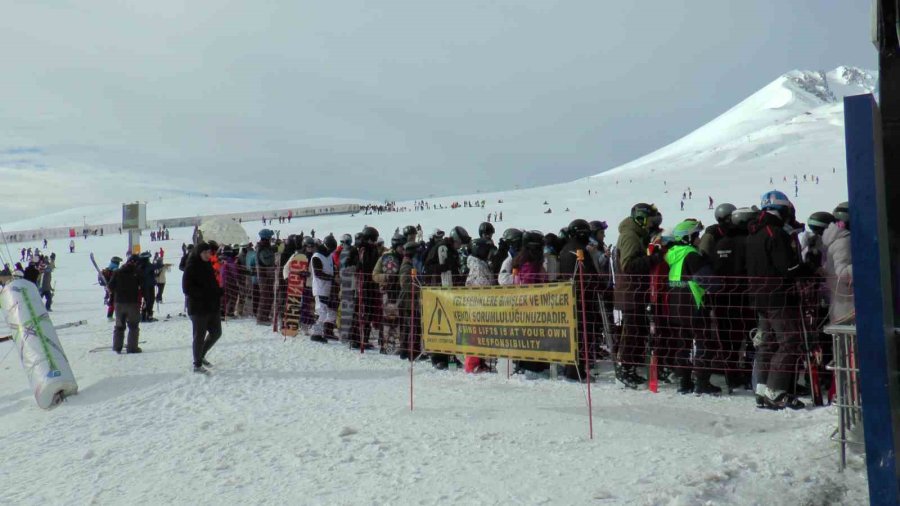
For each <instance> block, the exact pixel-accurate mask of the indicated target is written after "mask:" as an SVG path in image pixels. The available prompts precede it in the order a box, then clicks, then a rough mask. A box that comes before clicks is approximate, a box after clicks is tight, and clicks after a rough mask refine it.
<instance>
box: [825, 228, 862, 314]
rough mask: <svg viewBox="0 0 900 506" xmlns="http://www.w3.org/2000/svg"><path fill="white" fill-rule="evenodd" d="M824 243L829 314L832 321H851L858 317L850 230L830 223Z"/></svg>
mask: <svg viewBox="0 0 900 506" xmlns="http://www.w3.org/2000/svg"><path fill="white" fill-rule="evenodd" d="M822 243H823V244H824V245H825V247H826V248H828V254H827V256H826V258H825V273H826V276H827V277H826V282H827V284H828V291H829V294H830V295H831V304H830V305H829V307H828V315H829V316H830V317H831V323H851V322H852V321H853V320H854V318H855V317H856V308H855V307H854V305H853V261H852V257H851V255H850V231H849V230H847V229H845V228H840V227H838V225H837V223H832V224H831V225H828V228H826V229H825V233H823V234H822Z"/></svg>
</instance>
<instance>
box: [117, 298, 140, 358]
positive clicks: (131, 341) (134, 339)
mask: <svg viewBox="0 0 900 506" xmlns="http://www.w3.org/2000/svg"><path fill="white" fill-rule="evenodd" d="M115 311H116V325H115V326H114V327H113V351H115V352H116V353H118V352H120V351H122V343H123V341H125V326H126V325H127V326H128V346H126V348H125V349H126V351H134V350H136V349H137V347H138V338H139V337H140V333H141V327H140V326H141V310H140V308H139V307H138V305H137V303H131V304H122V303H119V304H116V305H115Z"/></svg>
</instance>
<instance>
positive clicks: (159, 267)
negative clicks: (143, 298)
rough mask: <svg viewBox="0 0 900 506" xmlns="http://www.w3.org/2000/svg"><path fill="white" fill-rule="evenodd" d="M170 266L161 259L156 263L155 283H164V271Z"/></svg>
mask: <svg viewBox="0 0 900 506" xmlns="http://www.w3.org/2000/svg"><path fill="white" fill-rule="evenodd" d="M169 268H170V266H168V265H166V264H164V263H163V262H162V260H160V261H159V262H157V263H156V284H157V285H164V284H166V271H168V270H169Z"/></svg>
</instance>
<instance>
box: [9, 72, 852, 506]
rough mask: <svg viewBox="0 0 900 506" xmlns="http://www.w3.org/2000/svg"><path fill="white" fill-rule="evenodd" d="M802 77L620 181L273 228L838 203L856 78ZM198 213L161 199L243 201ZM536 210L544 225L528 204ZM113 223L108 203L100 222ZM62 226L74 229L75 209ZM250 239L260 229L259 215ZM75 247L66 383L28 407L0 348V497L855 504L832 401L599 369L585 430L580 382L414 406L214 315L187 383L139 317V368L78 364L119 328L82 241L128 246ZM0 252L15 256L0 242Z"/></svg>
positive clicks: (427, 389)
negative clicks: (627, 383) (621, 377)
mask: <svg viewBox="0 0 900 506" xmlns="http://www.w3.org/2000/svg"><path fill="white" fill-rule="evenodd" d="M799 76H800V77H802V79H787V78H779V80H777V81H776V82H775V83H773V84H772V85H769V86H767V87H766V88H764V89H763V90H761V91H760V93H758V94H757V95H754V97H751V98H752V100H751V99H748V101H749V102H748V101H745V102H744V103H742V104H741V105H742V106H743V105H746V107H741V106H739V107H736V108H735V109H732V111H729V112H728V113H726V117H724V118H722V117H720V118H718V119H717V120H715V121H714V123H716V124H717V125H719V126H716V127H715V128H713V129H707V131H706V132H700V133H701V134H702V135H694V136H693V137H692V136H687V137H686V138H685V139H683V140H682V141H678V142H677V143H674V144H673V145H670V146H668V147H666V148H663V150H661V151H662V152H661V153H660V152H658V153H655V154H651V155H648V157H645V158H644V159H639V160H636V161H635V162H632V163H631V164H628V165H627V166H624V167H622V168H620V169H617V170H613V171H609V172H607V173H603V174H600V175H598V176H594V177H590V178H585V179H582V180H579V181H574V182H571V183H565V184H559V185H554V186H550V187H543V188H535V189H527V190H520V191H509V192H502V193H494V194H485V195H469V196H460V197H447V198H441V199H431V200H430V201H432V202H441V203H444V204H445V205H448V204H449V203H450V202H453V201H455V200H458V201H463V200H475V199H476V198H478V199H481V198H483V199H485V200H486V201H487V208H486V209H481V208H459V209H442V210H431V211H423V212H410V213H392V214H385V215H380V216H365V215H356V216H352V217H351V216H327V217H318V218H309V219H297V220H294V221H293V223H292V224H290V225H276V226H274V227H273V228H276V229H281V232H282V235H286V234H287V233H294V232H299V231H300V230H304V231H306V232H309V230H310V229H315V230H316V231H317V236H319V235H324V233H326V232H328V231H333V232H335V233H336V234H339V233H344V232H356V231H358V230H360V229H361V228H362V226H364V225H374V226H376V227H378V229H379V230H380V231H381V232H382V234H383V235H389V234H391V233H392V232H393V230H394V228H395V227H401V226H403V225H407V224H415V223H420V224H422V226H423V227H425V228H426V230H427V229H430V228H432V227H441V228H443V229H445V230H447V229H449V228H450V227H452V226H454V225H458V224H459V225H463V226H465V227H467V228H468V229H469V231H470V232H474V231H475V230H476V229H477V226H478V223H479V222H481V221H483V220H484V218H485V217H486V214H487V212H488V211H490V212H492V213H493V212H498V213H499V212H502V213H503V215H504V221H503V223H500V224H498V225H497V228H498V229H500V230H502V229H503V228H505V227H507V226H516V227H525V228H529V229H534V228H537V229H542V230H545V231H555V230H557V229H559V228H560V227H562V226H565V225H566V224H567V223H568V222H569V221H570V220H571V219H574V218H576V217H584V218H588V219H604V220H607V221H609V222H610V225H611V230H610V232H611V233H610V234H609V235H610V236H611V237H609V238H610V239H611V240H615V236H616V235H617V233H616V232H615V227H616V225H617V224H618V222H619V221H620V220H621V219H622V218H623V217H624V216H626V215H627V213H628V209H629V208H630V207H631V205H632V204H634V203H635V202H638V201H650V202H655V203H656V204H657V205H658V206H660V208H661V209H662V212H663V214H664V216H665V221H664V223H663V225H664V226H672V225H674V223H676V222H677V221H678V220H679V219H681V218H684V217H699V218H702V219H703V221H704V222H706V221H711V219H712V211H710V210H708V209H707V195H711V196H713V198H714V199H715V201H716V203H719V202H724V201H732V202H734V203H735V204H738V205H750V204H753V203H757V201H758V197H759V195H760V193H762V192H763V191H765V190H768V189H771V188H772V187H776V188H781V189H783V190H784V191H785V192H787V193H788V194H789V195H791V196H793V194H794V193H793V175H794V174H797V175H798V176H800V182H799V184H798V192H799V196H798V197H797V198H795V199H793V200H794V201H795V202H796V203H797V208H798V216H799V217H800V218H801V221H802V220H803V218H804V217H805V216H808V215H809V214H810V213H812V212H814V211H818V210H830V209H832V208H833V207H834V205H835V204H837V203H838V202H840V201H842V200H845V199H846V195H847V190H846V171H845V168H844V159H843V156H844V152H843V117H842V107H841V105H840V103H838V102H835V100H837V99H838V98H839V96H838V95H839V94H843V93H847V92H848V91H847V90H850V91H852V92H856V91H860V92H861V91H864V88H861V87H860V86H859V85H857V84H854V83H853V82H849V80H848V79H847V78H845V77H844V76H845V73H843V72H842V71H840V69H838V70H837V71H835V72H832V73H829V74H828V76H829V77H828V79H831V83H832V85H831V86H830V87H829V89H830V90H832V98H833V99H835V100H832V99H831V98H829V97H828V95H827V94H823V93H821V87H820V86H819V85H810V82H813V83H815V79H812V81H809V80H808V79H806V78H808V77H811V73H810V75H808V74H800V75H799ZM795 77H797V75H796V74H795ZM812 77H814V76H812ZM840 79H843V81H840ZM839 81H840V82H839ZM844 81H847V82H844ZM798 82H800V83H805V84H803V85H802V86H801V85H800V84H798ZM854 82H856V81H854ZM842 83H843V84H842ZM819 84H821V82H820V83H819ZM836 89H838V90H839V91H834V90H836ZM810 90H812V91H810ZM817 90H818V91H817ZM823 97H824V98H823ZM788 109H789V111H788ZM773 110H774V111H775V112H773ZM785 111H788V112H787V113H786V112H785ZM770 113H772V114H771V115H770ZM701 130H703V129H701ZM692 135H693V134H692ZM832 168H834V172H832ZM802 174H808V175H809V174H814V175H817V176H819V179H820V180H819V183H818V184H817V183H815V182H803V180H802ZM770 177H771V178H773V180H774V184H769V178H770ZM784 177H787V178H788V180H789V183H783V182H782V181H783V180H782V178H784ZM515 183H516V182H513V181H511V182H510V186H513V185H514V184H515ZM688 187H690V188H691V190H692V191H693V197H694V198H693V199H691V200H689V201H686V202H685V204H686V206H685V211H683V212H682V211H680V210H679V201H680V197H681V192H682V191H686V190H687V188H688ZM589 190H590V195H588V191H589ZM499 200H502V201H503V203H502V204H501V203H499ZM212 201H213V199H198V200H196V201H191V200H188V199H184V200H181V201H179V202H178V203H172V202H169V203H166V204H165V205H163V206H159V207H160V208H163V209H164V212H165V213H172V214H173V215H177V214H179V213H186V214H188V215H191V214H207V206H212V207H214V208H220V207H224V208H226V209H227V210H228V211H232V210H235V209H233V208H231V207H228V206H223V205H221V203H218V204H215V205H213V204H212V203H211V202H212ZM544 201H546V202H547V205H544V204H543V202H544ZM271 205H275V206H276V207H280V206H278V205H276V204H271ZM153 206H154V204H153V203H152V202H151V203H150V204H149V205H148V211H149V212H151V213H153V211H152V210H153ZM547 208H551V209H552V213H550V214H544V211H545V210H546V209H547ZM566 208H569V209H570V212H566V211H565V209H566ZM116 210H117V206H111V207H110V208H109V211H108V212H111V213H113V214H112V215H113V216H115V214H114V213H115V212H116ZM70 214H71V215H72V216H71V217H74V218H76V223H80V221H81V217H82V215H83V213H82V211H80V210H73V211H72V212H71V213H70ZM160 217H161V216H160ZM57 218H60V219H62V218H64V217H60V216H57ZM245 227H246V228H247V232H248V233H249V235H251V236H254V235H255V233H256V232H257V231H258V229H259V228H261V224H260V225H256V224H253V225H252V226H251V225H250V224H245ZM172 232H173V234H172V240H170V241H166V242H161V243H149V242H145V243H144V246H145V249H154V250H155V249H158V248H160V247H163V248H165V249H166V251H167V252H168V253H167V254H168V256H169V257H177V254H178V252H179V247H180V245H181V243H182V242H187V241H188V240H189V237H190V230H187V229H178V230H173V231H172ZM67 244H68V240H64V241H63V240H56V241H51V244H50V248H49V249H50V250H51V251H55V252H56V253H57V255H58V261H57V271H56V275H55V279H56V286H57V292H56V293H57V296H56V300H55V304H54V312H53V313H52V316H53V319H54V322H55V323H57V324H61V323H65V322H69V321H75V320H80V319H87V320H88V321H89V323H88V325H86V326H82V327H78V328H71V329H65V330H61V331H60V332H59V334H60V338H61V341H62V343H63V345H64V346H65V349H66V352H67V354H68V357H69V359H70V362H71V364H72V368H73V370H74V372H75V375H76V378H77V379H78V381H79V385H80V393H79V394H78V395H77V396H74V397H71V398H70V399H68V401H67V402H66V403H64V404H63V405H62V406H60V407H59V408H57V409H54V410H52V411H49V412H45V411H41V410H40V409H38V408H37V406H36V405H35V403H34V401H33V398H32V396H31V392H30V390H29V389H28V386H27V381H26V378H25V375H24V374H23V372H22V370H21V367H20V366H19V364H18V359H17V357H16V353H15V351H13V344H12V343H10V342H6V343H0V423H2V426H3V428H4V429H5V430H4V431H3V433H2V434H0V447H2V448H3V450H4V457H3V458H2V461H0V462H2V465H0V483H2V484H3V485H2V486H0V504H38V503H51V504H58V503H62V504H70V503H74V504H168V503H172V504H188V503H191V504H214V503H217V504H237V503H267V504H271V503H301V504H551V503H571V504H587V503H591V504H654V505H655V504H673V505H693V504H854V505H856V504H864V503H865V502H866V500H867V499H866V498H867V493H866V481H865V469H864V464H863V461H862V459H861V458H860V457H859V456H857V455H853V456H851V462H850V468H849V469H848V470H847V471H846V472H845V473H843V474H841V473H838V472H837V447H836V445H835V444H834V443H832V442H830V440H829V435H830V434H831V431H832V430H833V429H834V427H835V426H836V424H837V418H836V411H835V410H834V409H833V408H830V407H829V408H819V409H807V410H803V411H800V412H769V411H761V410H757V409H756V408H755V404H754V402H753V399H752V397H751V396H749V395H746V394H739V395H735V396H731V397H728V396H723V397H720V398H708V397H702V398H698V397H694V396H687V397H685V396H680V395H677V394H676V393H675V391H674V389H673V388H663V389H662V390H661V392H660V393H659V394H652V393H649V392H646V391H638V392H635V391H626V390H622V389H620V388H619V387H616V386H614V385H613V383H612V381H611V379H610V374H609V371H605V372H604V375H603V377H602V378H601V380H600V381H599V382H598V383H597V384H596V385H595V386H594V388H593V394H594V396H593V399H594V404H593V414H594V422H595V426H594V430H595V439H594V440H589V439H588V437H587V434H588V428H587V423H588V418H587V414H588V413H587V407H586V403H585V397H584V388H583V387H582V386H581V385H579V384H577V383H570V382H566V381H551V380H526V379H524V378H521V377H513V378H512V379H507V378H506V375H505V374H498V375H479V376H471V375H465V374H463V373H462V372H446V371H445V372H437V371H434V370H432V369H431V368H430V367H429V366H427V365H425V364H421V365H417V367H416V368H415V371H414V377H415V409H414V410H413V411H410V410H409V369H408V368H407V366H406V363H405V362H402V361H400V360H398V359H396V358H389V357H384V356H379V355H377V354H365V355H360V354H359V353H356V352H350V351H348V350H346V349H344V348H343V347H341V346H339V345H336V344H329V345H318V344H315V343H310V342H308V341H306V340H303V339H297V340H291V341H288V342H283V340H282V338H281V337H280V336H278V335H276V334H273V333H272V332H271V329H270V328H264V327H259V326H257V325H255V323H254V322H251V321H241V320H237V321H229V322H227V323H226V324H225V327H224V336H223V338H222V340H221V341H220V342H219V344H218V345H217V346H216V347H215V348H214V349H213V351H212V352H211V354H210V357H209V358H210V360H211V361H212V362H213V363H214V372H213V375H212V376H211V377H203V376H197V375H194V374H193V373H191V372H189V370H190V355H191V350H190V323H189V322H188V321H187V320H185V319H179V318H174V319H172V320H170V321H160V322H156V323H152V324H145V325H142V330H141V340H142V341H143V342H142V344H141V347H142V348H143V349H144V353H143V354H141V355H115V354H113V353H112V352H111V351H106V350H103V351H99V352H91V351H90V350H94V349H97V348H102V347H108V346H109V345H110V342H111V324H109V323H108V322H106V320H105V317H104V316H105V311H104V308H103V307H102V305H101V302H102V294H103V293H102V289H101V288H100V287H98V286H97V285H96V281H95V278H96V274H95V272H94V271H93V269H92V268H91V267H90V264H89V262H88V258H87V255H88V251H94V252H95V253H96V254H97V256H98V258H99V260H100V261H101V262H103V261H104V260H105V259H108V258H109V257H111V256H112V255H115V254H120V255H121V254H122V252H123V250H124V249H125V247H126V238H125V236H107V237H103V238H97V237H91V238H89V239H87V240H82V239H80V238H79V239H78V240H77V251H76V253H74V254H69V253H68V248H67ZM31 246H37V244H33V245H31ZM0 256H2V257H3V258H4V259H7V260H8V258H7V257H9V256H15V258H16V259H18V254H12V253H11V252H10V253H8V252H7V251H6V250H3V251H2V255H0ZM166 293H167V297H166V302H165V304H163V306H162V308H161V309H160V310H159V311H158V314H162V315H165V314H172V315H176V314H177V313H179V312H180V311H181V306H182V304H181V295H180V272H178V271H177V270H174V271H173V272H172V273H171V274H170V276H169V280H168V285H167V289H166Z"/></svg>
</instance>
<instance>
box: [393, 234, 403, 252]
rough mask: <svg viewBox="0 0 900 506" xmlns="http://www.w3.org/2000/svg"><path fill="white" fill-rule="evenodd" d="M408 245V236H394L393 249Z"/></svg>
mask: <svg viewBox="0 0 900 506" xmlns="http://www.w3.org/2000/svg"><path fill="white" fill-rule="evenodd" d="M404 244H406V236H405V235H401V234H394V237H391V248H392V249H397V248H399V247H400V246H403V245H404Z"/></svg>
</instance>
